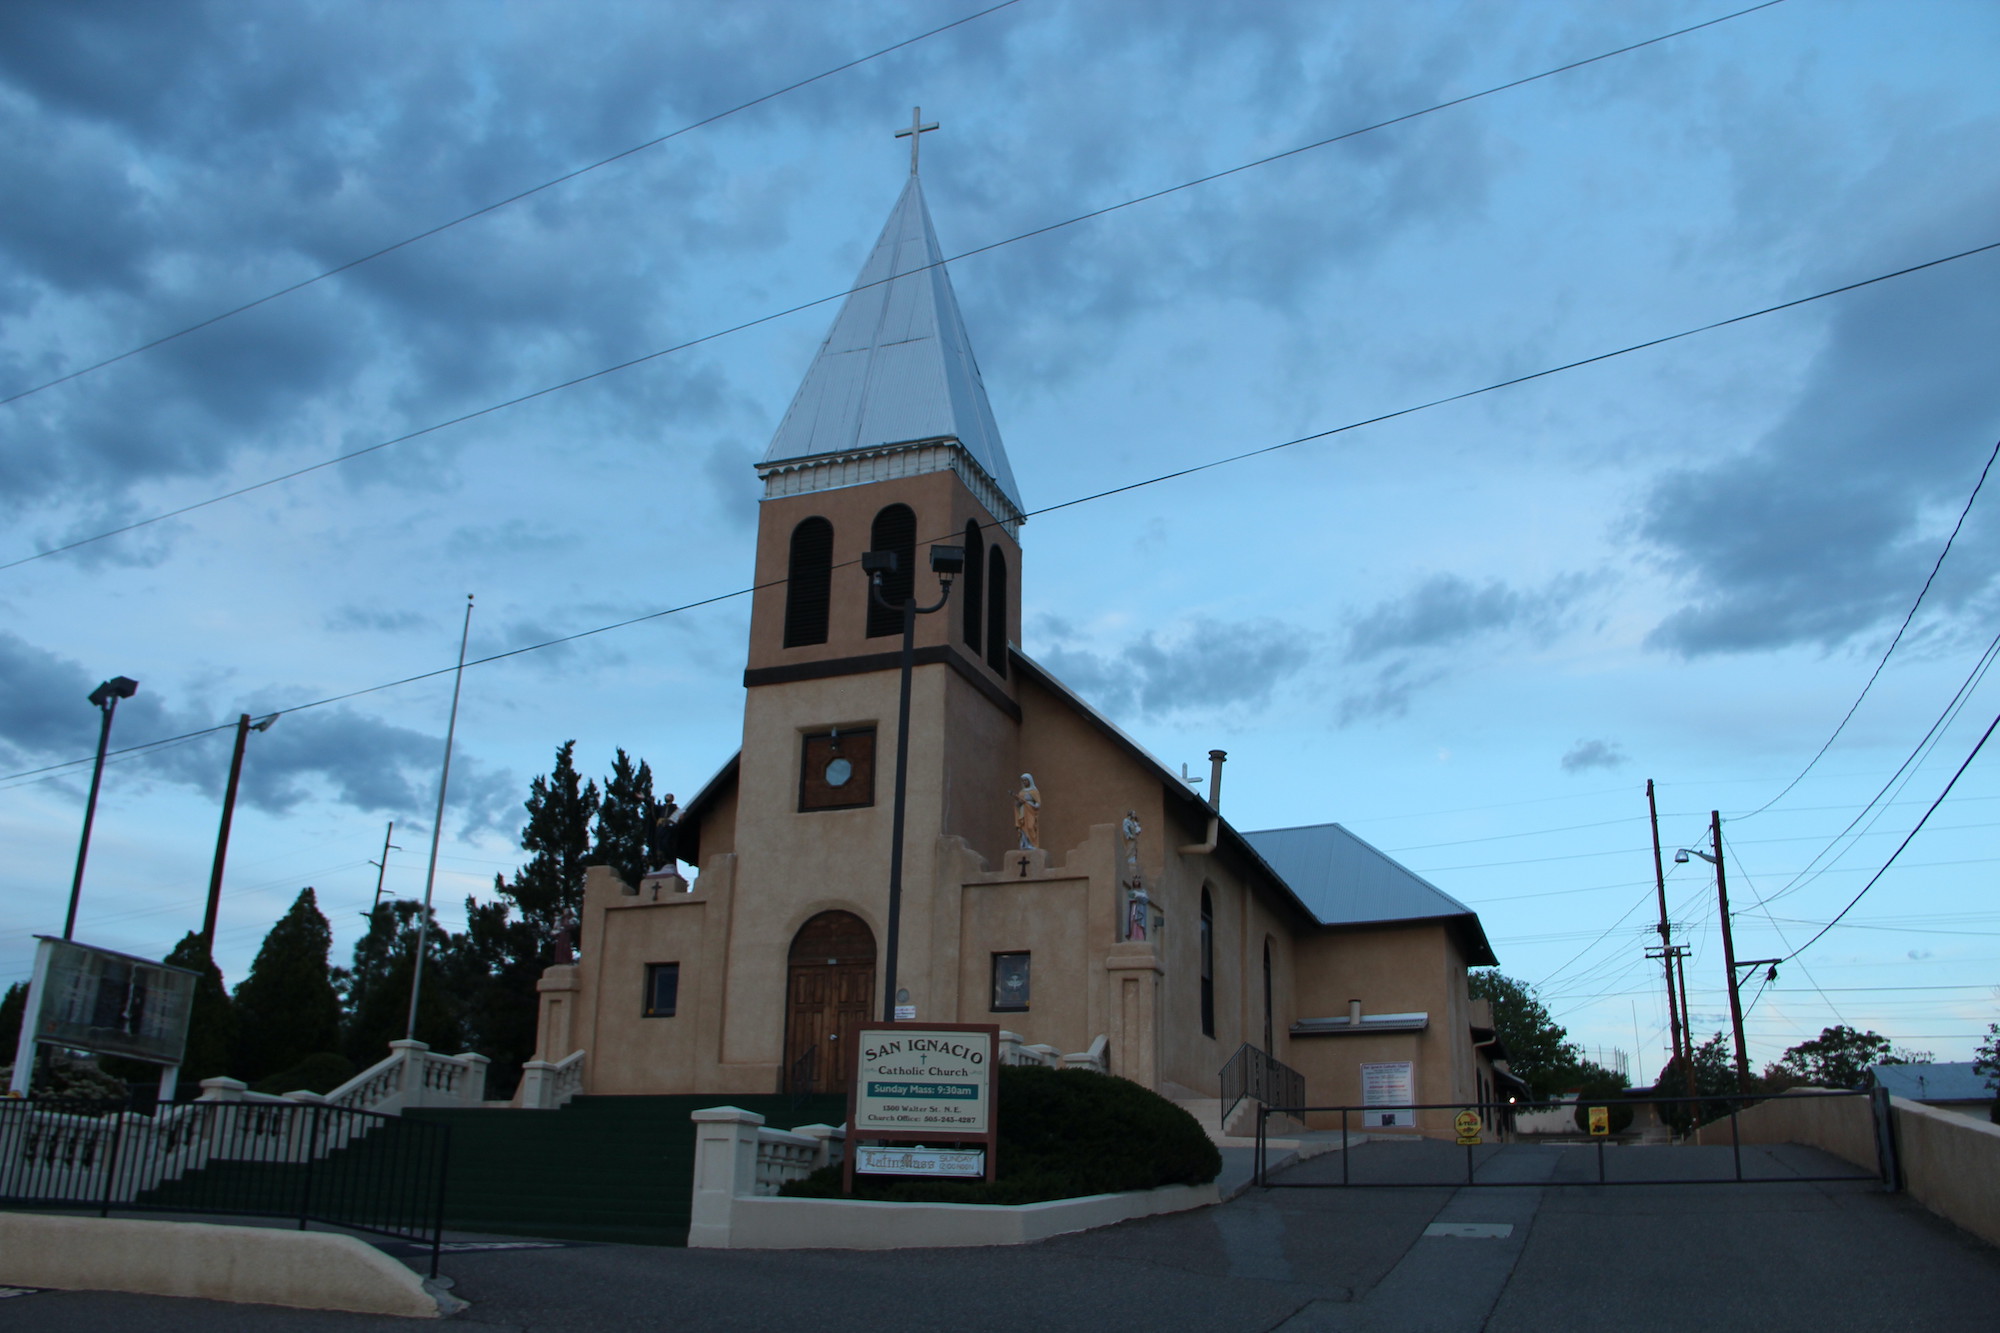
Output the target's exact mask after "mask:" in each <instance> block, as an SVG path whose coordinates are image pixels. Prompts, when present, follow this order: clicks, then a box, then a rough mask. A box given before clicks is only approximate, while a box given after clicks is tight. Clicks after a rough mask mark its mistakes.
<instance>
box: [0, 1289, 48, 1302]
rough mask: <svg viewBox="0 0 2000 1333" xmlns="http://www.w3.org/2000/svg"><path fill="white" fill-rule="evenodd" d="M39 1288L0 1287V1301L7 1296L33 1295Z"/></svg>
mask: <svg viewBox="0 0 2000 1333" xmlns="http://www.w3.org/2000/svg"><path fill="white" fill-rule="evenodd" d="M40 1290H41V1288H40V1287H0V1301H4V1300H6V1299H7V1298H8V1297H9V1296H33V1295H34V1294H35V1293H36V1292H38V1291H40Z"/></svg>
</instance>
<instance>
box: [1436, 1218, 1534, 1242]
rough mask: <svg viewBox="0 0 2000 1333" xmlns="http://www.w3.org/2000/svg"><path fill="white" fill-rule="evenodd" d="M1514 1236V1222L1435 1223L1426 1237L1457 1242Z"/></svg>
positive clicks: (1501, 1238)
mask: <svg viewBox="0 0 2000 1333" xmlns="http://www.w3.org/2000/svg"><path fill="white" fill-rule="evenodd" d="M1513 1234H1514V1224H1513V1223H1512V1222H1433V1223H1431V1224H1430V1225H1429V1226H1427V1227H1425V1228H1424V1235H1425V1236H1445V1237H1450V1238H1453V1239H1457V1240H1503V1239H1505V1238H1506V1237H1508V1236H1511V1235H1513Z"/></svg>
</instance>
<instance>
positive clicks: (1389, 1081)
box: [1361, 1060, 1417, 1129]
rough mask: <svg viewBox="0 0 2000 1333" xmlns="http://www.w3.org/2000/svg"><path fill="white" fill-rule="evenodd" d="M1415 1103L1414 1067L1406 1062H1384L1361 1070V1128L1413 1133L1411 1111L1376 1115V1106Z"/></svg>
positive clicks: (1413, 1123)
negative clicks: (1407, 1130)
mask: <svg viewBox="0 0 2000 1333" xmlns="http://www.w3.org/2000/svg"><path fill="white" fill-rule="evenodd" d="M1416 1099H1417V1078H1416V1069H1415V1066H1414V1065H1413V1064H1412V1063H1411V1062H1410V1061H1408V1060H1388V1061H1383V1062H1381V1063H1377V1064H1363V1065H1362V1066H1361V1105H1362V1106H1363V1107H1364V1108H1368V1109H1364V1110H1363V1111H1362V1113H1361V1127H1362V1128H1363V1129H1415V1128H1416V1127H1417V1113H1416V1112H1415V1111H1408V1110H1399V1111H1377V1110H1374V1109H1373V1108H1374V1107H1377V1106H1408V1105H1409V1104H1410V1103H1411V1102H1414V1101H1415V1100H1416Z"/></svg>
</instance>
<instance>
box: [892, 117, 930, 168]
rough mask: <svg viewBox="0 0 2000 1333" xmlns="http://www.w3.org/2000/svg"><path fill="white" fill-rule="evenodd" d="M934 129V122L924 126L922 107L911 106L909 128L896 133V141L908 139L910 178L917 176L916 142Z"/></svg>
mask: <svg viewBox="0 0 2000 1333" xmlns="http://www.w3.org/2000/svg"><path fill="white" fill-rule="evenodd" d="M936 128H937V122H936V121H932V122H931V123H930V124H928V125H926V124H924V109H923V108H922V107H920V106H913V107H911V108H910V128H908V129H907V130H897V131H896V137H897V138H898V139H908V140H909V141H910V174H911V175H912V176H914V175H916V174H917V141H918V139H919V137H920V136H921V135H923V134H924V133H925V132H927V131H929V130H934V129H936Z"/></svg>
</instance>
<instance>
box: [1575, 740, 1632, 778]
mask: <svg viewBox="0 0 2000 1333" xmlns="http://www.w3.org/2000/svg"><path fill="white" fill-rule="evenodd" d="M1625 762H1626V759H1625V751H1624V750H1623V749H1622V748H1621V747H1620V746H1619V745H1618V744H1617V743H1616V742H1613V741H1584V740H1580V741H1578V742H1577V743H1576V744H1575V745H1572V746H1570V748H1569V753H1567V754H1565V755H1564V756H1563V757H1562V770H1563V772H1565V773H1582V772H1585V771H1586V770H1588V769H1593V768H1617V767H1619V766H1620V765H1622V764H1624V763H1625Z"/></svg>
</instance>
